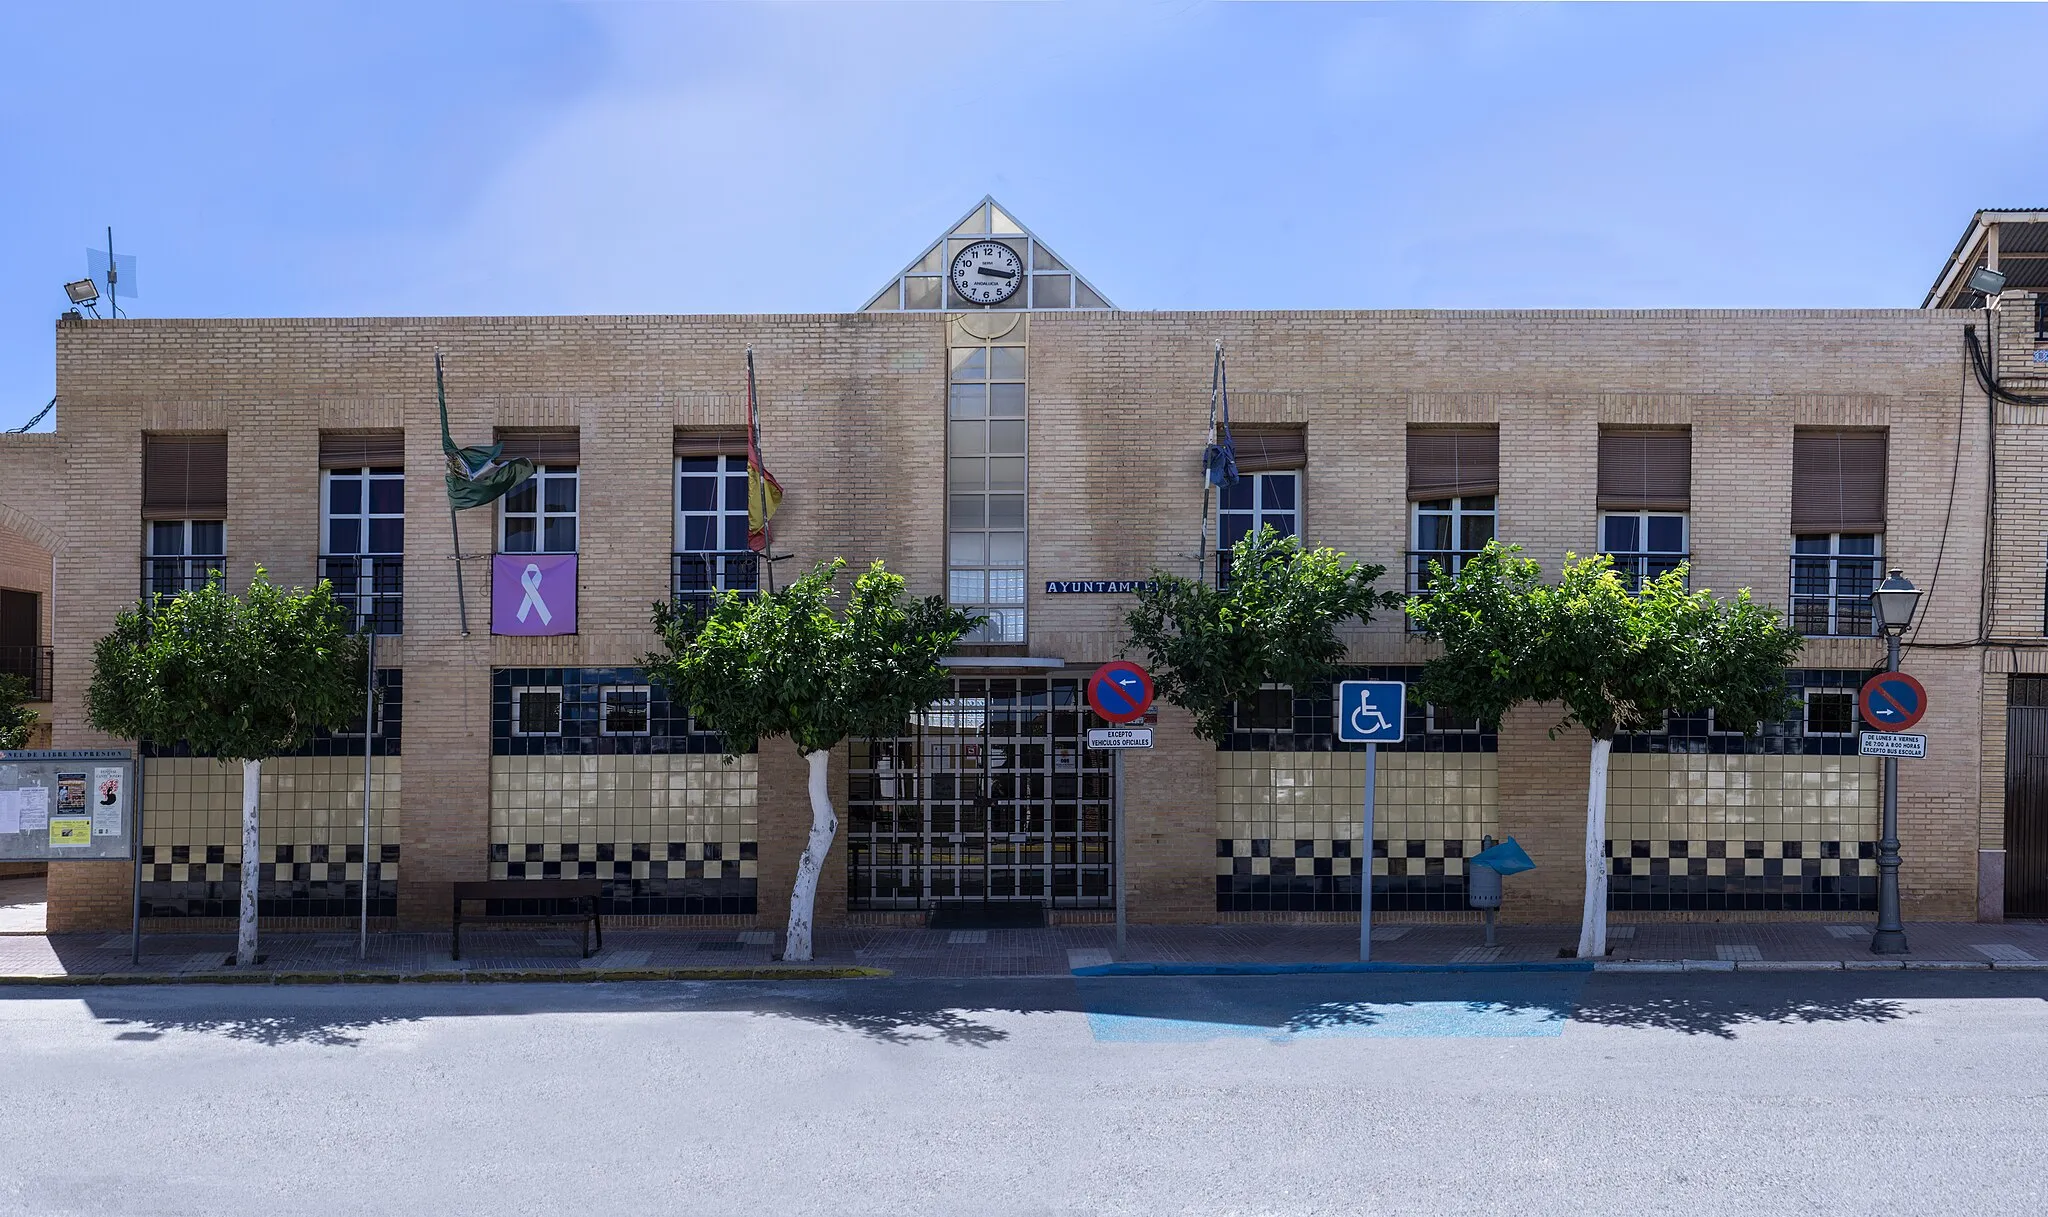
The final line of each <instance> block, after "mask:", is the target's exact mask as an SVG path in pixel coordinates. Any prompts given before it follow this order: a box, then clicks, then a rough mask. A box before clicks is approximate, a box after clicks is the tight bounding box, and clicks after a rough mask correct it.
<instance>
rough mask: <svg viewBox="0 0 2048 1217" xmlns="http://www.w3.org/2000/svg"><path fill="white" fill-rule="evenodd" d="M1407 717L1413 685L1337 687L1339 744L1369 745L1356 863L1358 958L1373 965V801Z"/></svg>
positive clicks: (1340, 684) (1380, 682) (1385, 683)
mask: <svg viewBox="0 0 2048 1217" xmlns="http://www.w3.org/2000/svg"><path fill="white" fill-rule="evenodd" d="M1407 719H1408V686H1407V684H1406V683H1405V682H1403V681H1398V680H1345V681H1339V682H1338V684H1337V740H1338V742H1340V743H1345V744H1364V745H1365V798H1364V800H1363V803H1364V805H1363V807H1362V808H1361V811H1362V816H1361V818H1362V819H1363V820H1364V822H1365V823H1364V832H1363V833H1362V836H1363V838H1364V847H1363V848H1362V849H1361V850H1360V856H1359V858H1358V859H1357V866H1358V868H1359V874H1358V959H1359V962H1361V963H1370V962H1372V840H1373V836H1372V834H1373V823H1372V821H1373V802H1374V795H1375V793H1376V791H1375V787H1376V786H1378V784H1379V759H1380V757H1379V753H1380V745H1381V744H1398V743H1400V742H1401V740H1402V739H1403V737H1404V735H1403V729H1404V727H1405V726H1406V724H1407Z"/></svg>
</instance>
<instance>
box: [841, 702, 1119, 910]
mask: <svg viewBox="0 0 2048 1217" xmlns="http://www.w3.org/2000/svg"><path fill="white" fill-rule="evenodd" d="M1103 725H1105V724H1103V723H1102V722H1100V721H1099V720H1097V719H1096V718H1095V715H1094V713H1093V712H1092V711H1090V710H1089V709H1088V707H1087V704H1086V701H1085V698H1084V695H1083V692H1082V681H1081V679H1080V678H1078V677H1051V678H1024V679H967V678H963V679H959V680H956V681H954V682H953V690H952V696H951V697H948V698H947V699H945V700H944V701H942V702H940V703H939V704H938V705H936V706H933V707H932V709H931V710H930V711H928V712H927V713H925V714H924V715H923V716H922V717H920V718H919V720H918V721H917V722H915V723H913V724H911V725H910V727H909V729H908V730H907V731H906V733H905V734H903V735H900V736H897V737H896V738H894V739H878V740H865V741H855V743H854V744H853V750H852V751H853V763H852V766H851V772H850V778H849V793H848V799H847V866H848V869H849V873H848V875H847V898H848V903H849V905H850V906H851V907H852V908H854V909H862V910H882V909H905V910H910V909H930V908H933V907H936V906H937V905H940V904H950V903H952V902H956V901H977V902H986V903H990V904H995V903H1019V904H1022V903H1033V904H1038V905H1040V906H1043V907H1046V908H1109V907H1111V906H1112V905H1113V904H1114V902H1115V890H1116V888H1115V882H1114V876H1115V866H1116V859H1115V858H1114V857H1113V856H1112V853H1113V850H1112V841H1113V840H1114V829H1115V825H1114V824H1113V822H1112V819H1111V814H1112V803H1113V796H1114V792H1113V790H1112V779H1111V769H1110V754H1109V753H1107V752H1090V751H1088V750H1087V749H1086V748H1084V747H1083V746H1082V745H1083V742H1084V741H1085V739H1086V737H1087V732H1088V728H1089V727H1090V726H1103Z"/></svg>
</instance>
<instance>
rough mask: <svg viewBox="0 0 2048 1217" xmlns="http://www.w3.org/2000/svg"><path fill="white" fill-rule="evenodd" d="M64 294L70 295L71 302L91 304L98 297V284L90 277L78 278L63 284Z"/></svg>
mask: <svg viewBox="0 0 2048 1217" xmlns="http://www.w3.org/2000/svg"><path fill="white" fill-rule="evenodd" d="M64 294H65V295H67V296H69V297H71V303H73V304H91V303H92V302H93V301H95V300H98V299H99V298H100V285H99V284H97V283H94V282H93V281H92V280H90V279H80V280H78V281H77V282H75V283H66V284H65V285H64Z"/></svg>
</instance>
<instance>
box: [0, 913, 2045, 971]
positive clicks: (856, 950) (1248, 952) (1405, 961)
mask: <svg viewBox="0 0 2048 1217" xmlns="http://www.w3.org/2000/svg"><path fill="white" fill-rule="evenodd" d="M466 929H467V927H466ZM1906 929H1907V939H1908V942H1909V943H1910V944H1911V946H1912V948H1913V949H1912V952H1911V953H1910V954H1907V955H1904V956H1880V955H1873V954H1871V952H1870V948H1869V942H1870V939H1869V927H1868V926H1867V925H1843V924H1825V923H1815V922H1768V923H1738V924H1699V923H1692V924H1668V923H1665V924H1652V925H1641V926H1628V925H1617V926H1614V927H1613V928H1612V929H1611V930H1610V945H1611V947H1612V950H1611V951H1610V953H1609V955H1608V957H1607V958H1606V959H1605V960H1600V961H1596V963H1595V966H1596V968H1598V970H1602V971H1672V970H1680V969H1683V970H1688V971H1720V970H1738V969H1739V970H1771V971H1786V970H1809V969H1811V970H1836V969H1842V968H1873V967H1876V968H1904V967H1920V968H1977V969H1982V968H2013V969H2030V970H2048V925H2044V924H2035V923H2012V924H2006V925H1977V924H1972V923H1967V922H1964V923H1955V922H1938V923H1920V924H1913V925H1908V926H1907V927H1906ZM1577 938H1578V929H1577V927H1576V926H1503V927H1501V928H1500V929H1499V931H1498V932H1497V941H1498V944H1499V945H1497V946H1494V947H1491V948H1489V947H1484V946H1481V945H1480V941H1481V931H1480V929H1479V927H1477V926H1470V925H1417V926H1408V925H1379V926H1375V927H1374V930H1373V952H1372V954H1373V961H1374V964H1375V965H1394V966H1401V965H1407V966H1414V965H1425V966H1428V967H1436V968H1447V969H1458V970H1468V969H1469V970H1494V969H1509V968H1513V967H1516V966H1530V965H1548V966H1550V967H1556V966H1559V964H1560V963H1561V962H1565V963H1566V964H1567V966H1569V961H1568V958H1567V957H1564V956H1561V955H1560V949H1561V948H1569V947H1571V946H1573V945H1575V944H1576V942H1577ZM463 939H464V946H465V947H466V948H467V949H466V952H465V957H464V958H463V959H462V960H461V961H459V962H458V961H454V960H451V959H450V958H449V957H448V935H447V934H445V933H397V934H379V935H372V936H371V938H370V944H369V956H368V958H367V959H358V957H357V953H356V952H357V941H358V940H357V938H356V936H355V935H353V934H346V933H321V934H267V935H265V936H264V939H263V952H264V960H263V962H261V963H260V964H258V965H257V966H256V967H254V968H248V969H241V968H235V967H231V966H229V965H228V963H227V959H228V956H229V955H230V954H231V953H232V952H233V950H234V937H233V935H231V934H147V935H145V936H144V937H143V956H142V963H141V965H140V966H137V965H135V964H133V963H131V962H130V959H129V938H128V935H127V934H125V933H119V934H110V933H95V934H59V935H42V934H33V933H29V934H23V933H14V934H0V984H34V983H70V984H78V983H123V982H139V983H165V982H188V981H203V982H209V983H221V982H227V983H238V982H239V983H252V982H253V983H318V982H323V981H360V982H378V981H401V980H417V981H492V980H653V979H771V978H775V979H800V978H805V977H824V976H870V975H895V976H898V977H906V978H961V977H1015V976H1056V975H1069V974H1072V973H1073V972H1074V971H1075V970H1076V969H1087V970H1088V971H1089V972H1090V973H1092V974H1105V970H1107V971H1109V972H1115V971H1125V970H1129V971H1133V972H1140V971H1143V972H1161V971H1174V970H1181V969H1188V970H1199V969H1200V968H1201V967H1202V966H1203V965H1230V966H1235V967H1237V968H1240V969H1247V968H1253V967H1258V968H1259V969H1260V970H1263V967H1264V966H1273V965H1293V966H1303V967H1315V966H1317V965H1321V966H1323V967H1334V966H1341V965H1346V964H1355V963H1356V962H1357V959H1358V931H1357V929H1356V928H1355V927H1349V926H1343V925H1228V926H1171V927H1165V926H1140V927H1132V929H1131V930H1130V933H1129V940H1128V943H1127V946H1126V948H1125V949H1124V950H1123V951H1122V952H1117V951H1116V950H1115V931H1114V930H1113V929H1112V928H1111V927H1109V926H1099V925H1098V926H1070V927H1061V928H1053V929H1040V930H951V931H948V930H922V929H825V930H822V931H820V933H819V936H818V944H817V951H816V955H817V958H816V959H815V960H814V961H813V962H812V963H809V964H785V963H781V962H779V960H778V959H777V955H778V953H779V951H780V944H781V935H780V933H779V932H776V931H771V930H752V931H733V930H716V931H713V930H705V931H701V932H692V931H687V930H623V929H622V930H609V931H607V932H606V934H605V949H604V950H603V951H601V952H598V953H597V954H595V955H593V956H592V957H591V958H589V959H587V960H586V959H583V958H581V956H580V953H579V942H578V939H577V938H576V937H575V936H574V935H572V934H568V933H564V932H562V931H553V932H548V931H545V930H543V931H539V932H534V931H529V930H523V929H510V928H508V929H487V928H486V929H467V932H466V933H465V934H464V936H463Z"/></svg>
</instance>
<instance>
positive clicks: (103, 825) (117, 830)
mask: <svg viewBox="0 0 2048 1217" xmlns="http://www.w3.org/2000/svg"><path fill="white" fill-rule="evenodd" d="M121 779H122V775H121V771H120V770H119V769H117V768H114V767H111V766H101V767H98V768H95V769H94V770H93V771H92V830H93V832H94V833H95V834H97V835H99V836H103V837H104V836H116V837H118V836H120V835H121V800H122V792H123V790H124V788H125V786H126V783H124V782H123V781H122V780H121Z"/></svg>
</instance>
